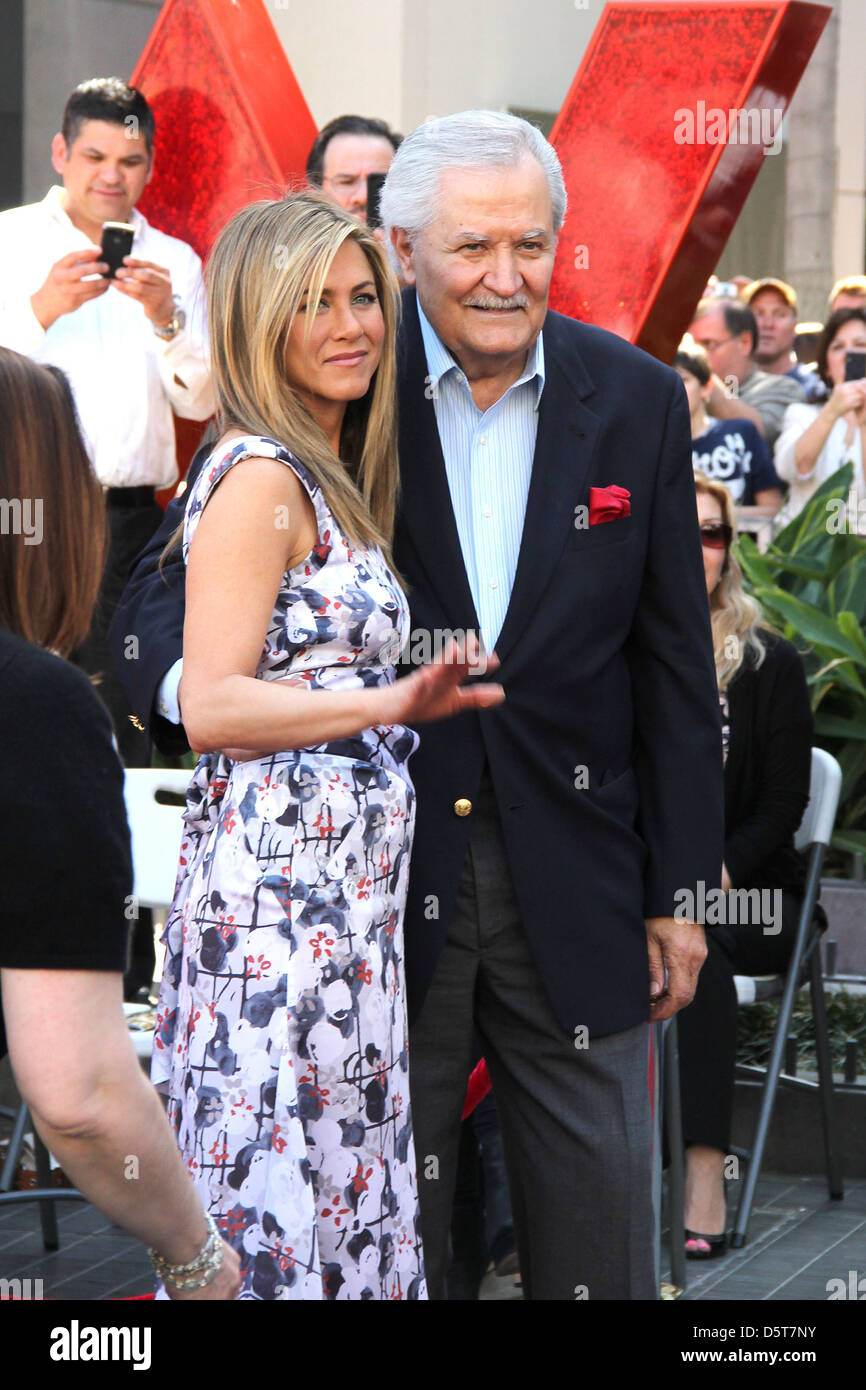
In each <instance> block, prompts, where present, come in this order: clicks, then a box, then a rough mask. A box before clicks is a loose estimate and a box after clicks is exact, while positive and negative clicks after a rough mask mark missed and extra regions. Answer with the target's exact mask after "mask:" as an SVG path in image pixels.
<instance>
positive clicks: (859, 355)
mask: <svg viewBox="0 0 866 1390" xmlns="http://www.w3.org/2000/svg"><path fill="white" fill-rule="evenodd" d="M864 377H866V352H846V353H845V380H846V381H862V380H863V378H864Z"/></svg>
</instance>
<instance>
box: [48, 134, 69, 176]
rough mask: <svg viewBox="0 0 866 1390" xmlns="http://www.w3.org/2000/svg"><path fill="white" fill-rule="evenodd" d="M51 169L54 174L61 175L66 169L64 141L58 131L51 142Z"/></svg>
mask: <svg viewBox="0 0 866 1390" xmlns="http://www.w3.org/2000/svg"><path fill="white" fill-rule="evenodd" d="M51 167H52V169H53V170H54V172H55V174H62V173H63V171H64V169H65V167H66V141H65V140H64V138H63V136H62V135H61V133H60V131H59V130H58V132H57V134H56V135H55V137H54V139H53V140H52V141H51Z"/></svg>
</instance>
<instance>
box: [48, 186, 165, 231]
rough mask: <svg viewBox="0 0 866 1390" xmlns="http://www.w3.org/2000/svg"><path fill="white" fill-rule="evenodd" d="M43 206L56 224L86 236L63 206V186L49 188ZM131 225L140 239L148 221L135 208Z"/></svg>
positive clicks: (130, 216)
mask: <svg viewBox="0 0 866 1390" xmlns="http://www.w3.org/2000/svg"><path fill="white" fill-rule="evenodd" d="M42 206H43V207H44V208H45V210H46V212H47V213H48V215H49V217H52V218H53V219H54V221H55V222H60V223H62V225H63V226H65V227H68V228H70V229H71V230H72V231H73V232H78V235H79V236H84V235H85V234H84V232H82V231H80V230H79V228H78V227H76V225H75V223H74V222H73V221H72V220H71V219H70V216H69V213H68V212H67V211H66V209H65V207H64V206H63V185H62V184H60V183H55V184H53V185H52V186H51V188H49V190H48V192H47V193H46V194H45V197H44V198H43V199H42ZM129 225H130V227H134V228H135V235H136V237H140V236H141V234H142V232H143V231H144V229H145V227H146V226H147V221H146V219H145V218H144V217H143V216H142V214H141V213H140V212H139V211H138V209H137V208H133V209H132V211H131V212H130V214H129Z"/></svg>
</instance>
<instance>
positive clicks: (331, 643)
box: [152, 437, 426, 1299]
mask: <svg viewBox="0 0 866 1390" xmlns="http://www.w3.org/2000/svg"><path fill="white" fill-rule="evenodd" d="M249 457H267V458H274V459H279V460H281V461H282V462H283V463H285V464H286V466H287V467H288V468H291V469H293V470H294V472H295V474H296V475H297V476H298V478H299V479H300V481H301V483H302V484H303V486H304V487H305V488H306V490H307V492H308V494H309V496H310V499H311V501H312V503H313V506H314V508H315V513H316V521H317V531H318V534H317V541H316V545H315V547H314V549H313V550H312V551H311V553H310V555H309V556H308V557H307V559H306V560H304V561H303V562H302V563H301V564H299V565H296V566H295V567H294V568H293V569H292V570H290V571H287V573H286V574H285V575H284V577H283V582H282V584H281V587H280V590H279V593H278V595H277V600H276V605H275V608H274V613H273V617H272V619H271V623H270V627H269V630H268V633H267V637H266V640H265V644H264V649H263V651H262V655H261V659H260V661H259V664H258V669H257V671H256V678H257V679H259V680H268V681H288V682H290V683H292V684H294V685H302V686H306V687H307V689H308V690H309V691H310V692H313V691H316V690H345V689H349V688H351V687H358V686H361V685H363V686H368V687H372V686H385V685H388V684H390V683H391V682H392V681H393V679H394V671H393V665H392V662H393V660H394V658H395V655H396V653H397V652H399V650H400V649H401V648H402V646H403V644H404V640H405V636H406V629H407V627H408V614H407V608H406V603H405V599H404V597H403V594H402V592H401V590H400V589H399V587H398V585H397V583H396V582H395V580H394V577H393V575H392V574H391V572H390V571H389V569H388V568H387V566H386V564H385V561H384V559H383V557H382V555H381V553H380V551H379V550H378V549H355V548H353V547H352V546H351V545H350V543H349V542H348V541H347V539H346V538H345V537H344V536H343V535H342V534H341V532H340V530H339V528H338V526H337V525H336V523H335V521H334V518H333V516H332V515H331V513H330V511H329V510H328V507H327V504H326V503H325V500H324V497H323V495H322V493H321V490H320V489H319V487H318V486H317V485H316V483H315V482H314V481H313V480H312V478H311V476H310V474H309V473H308V472H307V470H306V469H305V468H304V466H303V464H301V463H299V462H298V460H297V459H295V458H294V457H293V456H292V455H291V454H290V453H289V451H288V450H287V449H285V448H283V447H282V445H280V444H279V443H278V442H277V441H275V440H273V439H264V438H259V437H245V438H243V439H238V440H233V441H231V442H230V443H229V444H228V445H227V446H226V447H224V448H223V449H222V450H219V451H218V452H217V453H215V454H214V455H212V456H211V458H210V459H209V460H208V462H207V463H206V464H205V466H204V468H203V469H202V471H201V473H200V475H199V477H198V479H197V480H196V483H195V485H194V487H193V489H192V492H191V495H190V498H189V501H188V503H187V508H186V517H185V521H184V539H183V553H184V560H185V561H186V559H187V556H188V553H189V547H190V543H191V541H192V538H193V535H194V534H195V529H196V525H197V523H198V521H199V518H200V517H201V514H202V510H203V508H204V506H205V504H206V503H207V500H208V498H209V496H210V495H211V493H212V491H213V489H214V487H215V486H216V485H217V483H218V482H219V480H220V478H222V477H223V476H224V475H225V473H226V472H227V470H228V469H229V468H231V467H232V466H233V465H234V464H235V463H237V462H238V460H239V459H244V458H249ZM313 698H314V697H313ZM417 742H418V740H417V735H416V734H415V733H413V732H412V731H411V730H410V729H407V728H405V727H403V726H402V725H393V726H389V727H376V728H371V729H366V730H364V732H362V733H360V734H358V735H356V736H354V737H351V738H346V739H341V740H339V741H336V742H332V743H328V744H323V745H320V746H317V747H310V748H302V749H296V750H291V751H286V752H280V753H274V754H270V755H268V756H266V757H261V758H258V759H256V760H254V761H250V762H237V763H235V762H232V761H231V760H230V759H228V758H226V757H225V756H224V755H222V754H217V753H213V754H207V755H205V756H203V757H202V758H201V759H200V761H199V763H198V766H197V768H196V770H195V773H194V775H193V778H192V782H191V784H190V787H189V791H188V794H187V802H186V812H185V816H184V835H183V841H182V845H181V852H180V865H179V868H178V876H177V882H176V887H175V894H174V901H173V904H172V907H171V911H170V914H169V917H168V920H167V922H166V928H165V933H164V936H163V940H164V942H165V945H166V960H165V969H164V973H163V982H162V988H161V991H160V1000H159V1007H158V1012H157V1023H156V1035H155V1044H154V1056H153V1066H152V1076H153V1080H154V1082H155V1083H156V1084H158V1085H160V1087H161V1089H163V1090H166V1089H167V1091H168V1095H169V1111H168V1113H169V1118H170V1120H171V1122H172V1124H173V1127H174V1129H175V1132H176V1135H177V1139H178V1144H179V1146H180V1149H181V1152H182V1154H183V1156H184V1158H185V1160H186V1164H187V1168H188V1170H189V1172H190V1174H191V1176H192V1178H193V1180H194V1182H195V1184H196V1187H197V1188H198V1191H199V1195H200V1196H201V1199H202V1202H203V1204H204V1206H205V1208H206V1210H208V1211H209V1212H210V1213H211V1214H212V1215H213V1217H214V1219H215V1220H216V1222H217V1225H218V1226H219V1228H220V1230H221V1232H222V1234H223V1235H224V1237H225V1239H226V1240H227V1241H228V1242H229V1243H230V1244H232V1245H234V1246H235V1248H236V1249H237V1250H238V1251H239V1253H240V1256H241V1262H242V1272H243V1282H242V1286H241V1294H240V1297H241V1298H243V1299H349V1298H352V1299H401V1298H409V1299H421V1298H425V1297H426V1288H425V1283H424V1274H423V1264H422V1258H421V1244H420V1236H419V1230H418V1208H417V1175H416V1165H415V1152H414V1146H413V1139H412V1119H411V1111H410V1104H409V1070H408V1067H409V1063H408V1043H407V1028H406V1006H405V995H404V970H403V909H404V905H405V901H406V890H407V885H408V873H409V855H410V850H411V845H412V831H413V824H414V808H415V798H414V791H413V788H412V783H411V780H410V778H409V774H408V772H407V768H406V763H407V760H408V758H409V757H410V755H411V754H412V752H413V751H414V750H415V748H416V747H417ZM158 1296H161V1297H164V1296H165V1291H164V1289H162V1288H161V1287H158Z"/></svg>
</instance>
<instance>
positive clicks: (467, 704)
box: [381, 633, 505, 725]
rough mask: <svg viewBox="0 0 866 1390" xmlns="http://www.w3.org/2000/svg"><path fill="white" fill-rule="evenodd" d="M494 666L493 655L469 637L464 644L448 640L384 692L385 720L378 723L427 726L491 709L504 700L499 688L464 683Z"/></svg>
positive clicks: (459, 641) (486, 684) (493, 668)
mask: <svg viewBox="0 0 866 1390" xmlns="http://www.w3.org/2000/svg"><path fill="white" fill-rule="evenodd" d="M498 666H499V659H498V657H497V656H496V654H495V652H491V653H490V654H489V655H487V654H486V653H485V652H484V649H483V647H482V646H481V643H480V642H479V640H478V638H477V637H476V636H475V635H474V634H473V633H469V634H468V635H467V637H466V640H465V641H462V640H458V639H457V638H454V637H452V638H451V639H450V640H449V642H448V644H447V645H446V646H445V647H443V649H442V651H441V652H440V653H439V654H438V655H437V656H436V657H435V658H434V660H433V661H431V662H429V663H428V664H427V665H426V666H422V667H421V668H420V669H419V670H417V671H413V672H412V674H411V675H410V676H406V677H404V679H403V680H399V681H397V682H396V684H395V685H393V686H391V687H390V688H389V689H388V691H387V697H388V710H387V718H383V719H382V721H381V722H382V723H389V724H410V725H411V724H428V723H432V722H433V721H434V720H437V719H450V718H451V716H452V715H454V714H462V713H463V712H464V710H469V709H491V708H492V707H493V706H494V705H499V704H501V703H502V701H503V700H504V699H505V691H504V690H503V688H502V686H501V685H497V684H495V683H494V682H491V681H478V682H476V683H475V684H473V685H466V684H465V682H466V681H467V680H469V679H470V678H471V677H472V676H478V675H480V674H482V673H487V672H491V671H495V670H496V669H497V667H498ZM385 693H386V692H383V694H385Z"/></svg>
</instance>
